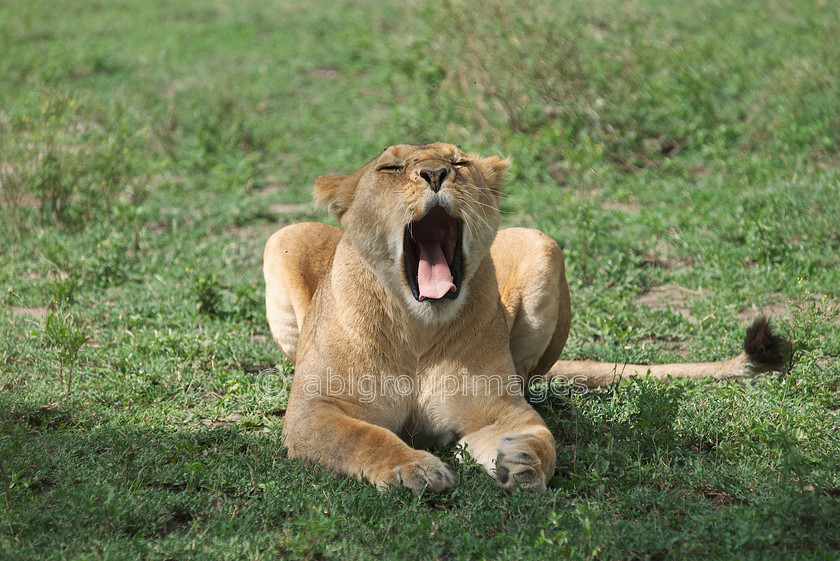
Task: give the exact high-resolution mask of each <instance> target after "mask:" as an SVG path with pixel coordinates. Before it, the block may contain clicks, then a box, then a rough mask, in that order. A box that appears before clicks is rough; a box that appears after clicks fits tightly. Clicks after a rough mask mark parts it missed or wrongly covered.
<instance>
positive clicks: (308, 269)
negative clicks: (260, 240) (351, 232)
mask: <svg viewBox="0 0 840 561" xmlns="http://www.w3.org/2000/svg"><path fill="white" fill-rule="evenodd" d="M341 233H342V230H341V228H337V227H335V226H330V225H329V224H321V223H319V222H302V223H300V224H292V225H290V226H286V227H285V228H281V229H280V230H278V231H277V232H275V233H274V234H273V235H272V236H271V237H270V238H269V239H268V242H267V243H266V244H265V253H264V254H263V274H264V276H265V313H266V317H267V319H268V326H269V328H270V329H271V336H272V337H273V338H274V340H275V341H276V342H277V344H278V345H279V346H280V349H282V351H283V353H284V354H285V355H286V356H287V357H288V358H289V360H290V361H291V362H292V363H294V362H295V355H296V352H297V345H298V337H299V336H300V329H301V327H302V326H303V318H304V316H305V315H306V310H307V309H308V308H309V303H310V302H311V301H312V296H313V295H314V294H315V291H316V290H317V289H318V285H319V284H320V283H321V279H322V278H324V275H325V274H326V272H327V269H328V268H329V265H330V263H331V262H332V258H333V254H334V253H335V248H336V246H337V245H338V241H339V240H340V239H341Z"/></svg>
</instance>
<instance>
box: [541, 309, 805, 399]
mask: <svg viewBox="0 0 840 561" xmlns="http://www.w3.org/2000/svg"><path fill="white" fill-rule="evenodd" d="M791 351H792V346H791V344H790V343H789V342H788V341H787V340H786V339H785V338H784V337H781V336H779V335H776V334H775V333H773V330H772V329H771V328H770V322H769V321H768V320H767V319H766V318H763V317H762V318H758V319H757V320H756V321H755V322H754V323H753V324H752V326H750V328H749V329H747V334H746V337H745V338H744V352H742V353H741V354H739V355H738V356H736V357H735V358H732V359H729V360H720V361H715V362H688V363H675V364H651V365H648V364H621V363H612V362H595V361H588V360H558V361H557V362H556V363H554V365H553V366H552V367H551V370H549V372H548V374H547V375H546V377H547V378H549V379H562V380H565V381H568V382H569V383H572V384H575V385H578V386H579V385H585V386H587V387H589V388H603V387H607V386H609V385H610V384H611V383H613V382H614V381H615V380H617V379H620V378H630V377H633V376H641V377H647V376H649V377H651V378H653V379H654V380H661V381H665V382H667V381H668V380H669V379H670V378H713V379H715V380H728V379H733V378H752V377H754V376H758V375H759V374H763V373H765V372H771V371H780V370H783V369H784V368H786V367H788V366H789V365H790V361H791V356H792V352H791Z"/></svg>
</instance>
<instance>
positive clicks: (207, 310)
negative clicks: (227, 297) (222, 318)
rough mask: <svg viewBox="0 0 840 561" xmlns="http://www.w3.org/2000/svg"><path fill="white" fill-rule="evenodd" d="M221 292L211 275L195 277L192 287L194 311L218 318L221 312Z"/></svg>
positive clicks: (213, 276) (216, 281)
mask: <svg viewBox="0 0 840 561" xmlns="http://www.w3.org/2000/svg"><path fill="white" fill-rule="evenodd" d="M222 290H223V287H222V285H221V284H219V281H218V280H216V276H215V275H214V274H213V273H207V274H205V275H200V276H198V277H196V278H195V280H194V281H193V285H192V294H193V298H194V299H195V300H196V305H195V309H196V311H197V312H198V313H199V314H204V315H206V316H210V317H218V315H219V313H220V312H221V304H222Z"/></svg>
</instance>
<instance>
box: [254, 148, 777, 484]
mask: <svg viewBox="0 0 840 561" xmlns="http://www.w3.org/2000/svg"><path fill="white" fill-rule="evenodd" d="M508 163H509V162H508V161H507V160H504V159H502V158H499V157H497V156H490V157H487V158H484V157H480V156H478V155H475V154H469V153H466V152H463V151H461V150H460V149H459V148H458V147H456V146H453V145H451V144H444V143H434V144H425V145H405V144H402V145H397V146H392V147H390V148H387V149H386V150H385V151H383V152H382V153H381V154H380V155H379V156H377V157H376V158H374V159H373V160H371V161H370V162H368V163H367V164H366V165H365V166H363V167H362V168H361V169H360V170H358V171H357V172H355V173H352V174H348V175H333V176H321V177H318V178H317V180H316V181H315V187H314V191H315V199H316V201H317V202H318V203H321V204H325V205H327V206H328V208H329V210H330V211H331V212H332V213H333V214H334V215H335V216H336V218H337V219H338V221H339V222H340V224H341V228H338V227H335V226H330V225H327V224H321V223H314V222H307V223H300V224H293V225H290V226H286V227H284V228H282V229H280V230H279V231H277V232H276V233H274V234H273V235H272V236H271V238H270V239H269V240H268V242H267V244H266V247H265V254H264V275H265V283H266V315H267V319H268V323H269V326H270V329H271V333H272V337H273V338H274V340H275V341H276V342H277V344H278V345H279V346H280V348H281V350H282V351H283V353H284V354H285V355H286V356H287V357H288V359H289V361H291V362H292V363H293V364H294V366H295V376H294V380H293V383H292V387H291V393H290V396H289V404H288V408H287V411H286V414H285V419H284V423H283V438H284V442H285V445H286V447H287V449H288V454H289V456H290V457H291V458H298V459H300V460H302V461H304V462H313V463H319V464H321V465H323V466H325V467H326V468H328V469H330V470H333V471H336V472H340V473H344V474H349V475H353V476H356V477H357V478H359V479H367V480H369V481H370V482H372V483H373V484H375V485H376V486H378V487H380V488H387V487H391V486H396V487H408V488H410V489H411V490H412V491H414V492H420V491H421V490H423V489H430V490H432V491H435V492H440V491H444V490H446V489H448V488H449V487H451V486H452V485H453V483H454V479H453V475H452V471H451V470H450V468H449V467H448V466H447V465H446V464H445V463H444V462H443V461H441V460H440V459H439V458H438V457H436V456H435V455H433V454H431V453H430V452H428V451H427V450H426V449H427V448H429V447H431V446H435V445H446V444H450V443H453V442H457V443H458V445H460V446H462V447H463V449H465V450H466V452H468V457H471V458H472V459H474V460H475V461H477V462H478V463H479V464H480V465H481V466H483V469H484V470H485V471H486V472H487V473H488V474H489V475H490V476H492V477H493V478H495V480H496V482H497V484H498V485H499V486H500V487H502V488H506V489H513V488H524V489H533V490H543V489H545V488H546V484H547V483H548V481H549V479H550V478H551V477H552V476H553V474H554V469H555V462H556V448H555V441H554V437H553V436H552V434H551V432H550V431H549V429H548V428H547V426H546V424H545V422H544V421H543V419H542V418H541V416H540V415H539V414H538V413H537V412H536V411H535V410H534V408H533V407H532V406H531V405H530V404H529V403H528V402H527V401H526V399H525V397H524V389H525V388H526V387H527V386H528V384H530V383H532V382H534V381H535V380H538V379H544V378H546V377H560V376H562V377H564V378H565V379H566V380H571V379H574V380H575V381H578V382H583V383H584V384H586V385H587V386H589V387H600V386H604V385H606V384H609V383H611V382H612V381H613V380H614V379H615V378H616V377H617V376H622V375H624V376H628V375H649V376H651V377H653V378H655V379H661V380H667V379H668V377H669V376H671V375H673V376H682V377H688V378H699V377H707V376H708V377H711V378H714V379H719V380H723V379H729V378H746V377H752V376H755V375H757V374H760V373H763V372H767V371H769V370H773V369H778V368H780V367H781V365H782V362H783V360H782V357H781V354H780V350H781V349H782V347H783V345H784V342H783V340H782V339H780V338H778V337H777V336H776V335H774V334H773V333H772V332H771V331H770V329H769V325H768V324H767V322H766V321H763V320H761V321H758V322H757V323H756V325H754V326H753V327H752V328H751V329H750V330H749V332H748V336H747V342H746V350H745V352H743V353H741V354H740V355H739V356H737V357H736V358H734V359H731V360H728V361H720V362H710V363H691V364H677V365H658V366H648V365H626V364H607V363H596V362H588V361H558V360H557V359H558V357H559V356H560V353H561V352H562V350H563V346H564V344H565V342H566V339H567V337H568V334H569V329H570V326H571V306H570V300H569V286H568V283H567V282H566V276H565V269H564V260H563V253H562V251H561V250H560V247H559V246H558V245H557V243H556V242H555V241H554V240H553V239H551V238H550V237H549V236H547V235H546V234H544V233H542V232H540V231H538V230H533V229H526V228H510V229H503V230H501V231H498V227H499V198H500V194H501V185H502V182H503V179H504V175H505V170H506V168H507V166H508Z"/></svg>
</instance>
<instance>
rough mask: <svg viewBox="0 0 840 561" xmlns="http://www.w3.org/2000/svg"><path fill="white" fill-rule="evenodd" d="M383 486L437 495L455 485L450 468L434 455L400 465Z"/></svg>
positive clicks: (427, 455) (392, 471)
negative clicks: (405, 488) (424, 491)
mask: <svg viewBox="0 0 840 561" xmlns="http://www.w3.org/2000/svg"><path fill="white" fill-rule="evenodd" d="M383 483H384V485H383V486H389V485H393V486H396V487H408V488H409V489H411V490H412V492H414V493H419V492H420V491H422V490H423V489H427V488H428V489H431V490H432V491H434V492H436V493H440V492H441V491H446V490H447V489H449V488H450V487H452V485H454V484H455V478H454V477H453V476H452V471H451V470H450V469H449V467H448V466H447V465H446V464H445V463H443V462H442V461H440V459H438V458H437V457H436V456H433V455H432V454H426V455H425V456H424V457H422V458H420V459H418V460H416V461H413V462H407V463H404V464H401V465H398V466H397V467H395V468H394V469H393V470H391V473H390V474H389V476H388V477H387V478H386V479H385V481H384V482H383Z"/></svg>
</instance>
